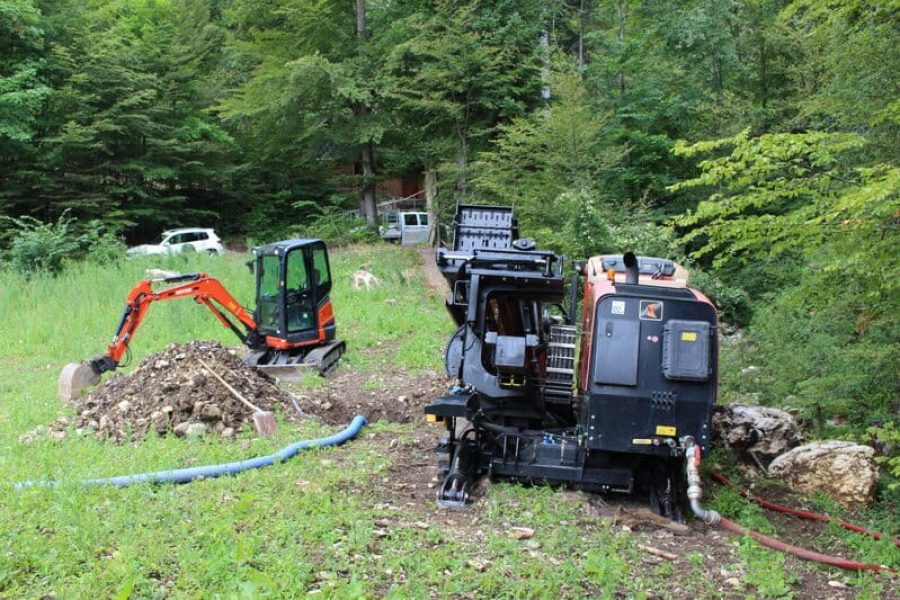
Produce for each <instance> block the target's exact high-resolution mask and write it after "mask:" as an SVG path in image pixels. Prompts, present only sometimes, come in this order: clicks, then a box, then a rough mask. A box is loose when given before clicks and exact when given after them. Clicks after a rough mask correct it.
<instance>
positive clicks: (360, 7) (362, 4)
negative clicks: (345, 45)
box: [356, 0, 366, 44]
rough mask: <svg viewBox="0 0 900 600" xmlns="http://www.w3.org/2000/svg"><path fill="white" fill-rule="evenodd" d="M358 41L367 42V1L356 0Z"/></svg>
mask: <svg viewBox="0 0 900 600" xmlns="http://www.w3.org/2000/svg"><path fill="white" fill-rule="evenodd" d="M356 39H357V41H358V42H359V43H360V44H362V43H363V42H365V41H366V0H356Z"/></svg>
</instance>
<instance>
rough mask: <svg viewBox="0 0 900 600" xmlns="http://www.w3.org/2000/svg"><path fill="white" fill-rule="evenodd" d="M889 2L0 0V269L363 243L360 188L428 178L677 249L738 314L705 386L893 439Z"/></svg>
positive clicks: (452, 200) (594, 239)
mask: <svg viewBox="0 0 900 600" xmlns="http://www.w3.org/2000/svg"><path fill="white" fill-rule="evenodd" d="M898 17H900V8H898V6H897V4H896V3H894V2H878V1H868V0H795V1H786V0H684V1H681V2H675V3H673V2H667V1H663V0H640V1H638V0H603V1H600V0H546V1H538V0H497V1H492V2H487V1H477V0H475V1H468V2H465V1H454V0H392V1H387V0H356V2H349V1H341V2H339V1H335V0H253V1H250V0H53V1H46V0H0V214H2V215H3V219H2V222H0V245H2V248H3V252H4V257H5V259H6V263H5V264H7V265H9V266H8V267H7V268H13V269H18V270H21V271H26V272H35V274H36V275H37V276H41V275H40V273H37V272H38V271H41V270H49V271H54V270H59V269H62V268H64V265H65V262H66V261H67V260H70V259H73V258H75V257H78V256H86V257H87V258H88V259H89V260H90V259H92V257H93V258H95V259H97V260H101V259H102V258H103V256H109V255H110V254H114V253H115V252H117V250H116V248H117V246H116V244H120V243H121V242H119V241H117V240H124V241H127V242H128V243H136V242H142V241H145V240H146V239H148V238H149V237H151V236H153V235H155V234H157V233H158V232H159V231H160V230H162V229H163V228H165V227H171V226H174V225H202V226H214V227H216V228H217V230H218V231H219V232H220V233H221V234H223V235H224V236H225V237H227V238H229V239H232V240H239V241H241V242H243V241H249V242H250V243H253V242H255V241H271V240H274V239H279V238H283V237H286V236H289V235H294V234H297V233H311V234H318V235H323V236H325V237H329V236H327V235H326V234H324V233H321V232H322V231H323V230H325V229H326V225H327V226H328V227H327V230H328V231H332V232H334V231H342V232H351V231H353V232H356V233H355V234H354V235H359V236H361V237H366V235H369V234H368V233H367V232H368V231H369V230H367V229H366V228H365V227H361V228H360V227H358V226H359V225H360V223H358V222H354V221H353V219H351V218H350V217H347V216H345V215H346V213H347V211H350V210H356V209H358V210H360V211H361V214H363V215H365V217H366V220H367V221H368V223H369V226H370V227H371V226H373V225H374V224H375V223H376V221H377V215H376V201H377V200H378V198H377V197H376V186H377V184H378V183H379V182H381V181H385V180H387V179H390V178H397V177H402V176H404V175H407V174H410V173H412V174H419V175H420V174H422V173H424V172H433V173H434V174H435V176H436V181H437V190H436V191H437V195H436V203H437V205H438V207H439V211H440V212H441V213H442V214H444V215H450V214H452V213H453V208H454V206H455V205H456V203H457V202H462V201H465V202H475V203H499V204H512V205H514V206H515V207H516V210H517V213H518V215H519V218H520V221H521V223H522V228H523V231H526V232H528V234H529V235H531V236H533V237H535V238H536V239H537V240H538V242H539V243H540V244H542V245H543V246H547V247H550V248H553V249H555V250H557V251H561V252H563V253H565V254H567V255H568V256H571V257H574V258H584V257H587V256H590V255H593V254H598V253H603V252H622V251H624V250H634V251H636V252H638V253H642V254H648V255H655V256H664V257H668V258H673V259H676V260H678V261H680V262H682V263H685V264H686V265H688V266H690V267H691V269H692V273H693V276H694V282H695V284H696V285H698V286H699V287H700V288H701V289H703V290H704V291H706V292H707V293H708V294H709V295H710V297H711V298H712V299H713V300H714V301H715V302H716V303H717V305H718V306H719V308H720V311H721V313H722V317H723V320H724V321H726V322H727V323H728V324H729V326H731V327H734V328H740V330H741V335H740V336H739V339H736V340H735V341H734V346H733V348H732V350H731V351H730V352H729V353H728V354H726V355H725V356H724V357H723V361H724V362H723V365H724V367H725V368H723V375H722V389H723V396H724V398H725V399H741V398H751V399H753V400H754V401H756V402H760V403H769V404H777V405H780V406H790V407H796V408H798V409H799V410H801V411H802V414H803V415H804V416H805V418H806V419H807V421H808V423H809V424H810V426H811V427H812V428H813V429H814V430H815V431H818V432H820V433H821V432H822V431H824V430H836V431H837V432H839V433H840V432H842V431H843V432H847V431H850V432H854V435H865V434H864V432H865V431H866V429H867V428H869V427H879V428H882V429H880V430H879V431H881V432H882V433H881V435H886V434H885V433H884V431H886V430H887V431H894V432H895V433H894V435H898V434H896V430H893V429H891V422H893V421H896V419H897V416H898V411H900V400H898V398H900V380H898V377H897V366H898V364H900V361H898V358H900V351H898V344H897V341H898V337H900V336H898V332H900V324H898V319H897V317H896V315H897V313H898V311H900V289H898V281H900V270H898V266H897V264H898V261H897V258H898V256H900V252H898V250H900V247H898V226H900V200H898V188H900V168H898V154H900V145H898V131H900V80H898V77H900V18H898ZM335 223H337V224H339V227H335ZM360 232H362V233H360ZM348 235H349V234H348ZM345 237H346V236H345ZM344 241H346V240H344ZM54 244H55V245H54ZM110 246H112V249H110ZM52 253H55V254H54V257H55V258H53V259H52V260H49V259H47V255H48V254H52ZM748 365H750V366H753V367H758V368H759V370H758V371H753V372H752V373H751V374H750V375H748V374H747V371H746V367H747V366H748ZM753 373H756V374H753Z"/></svg>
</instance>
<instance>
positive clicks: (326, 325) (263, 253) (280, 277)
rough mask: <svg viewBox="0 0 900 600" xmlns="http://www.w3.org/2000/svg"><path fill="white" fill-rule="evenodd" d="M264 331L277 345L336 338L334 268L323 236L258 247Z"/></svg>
mask: <svg viewBox="0 0 900 600" xmlns="http://www.w3.org/2000/svg"><path fill="white" fill-rule="evenodd" d="M255 254H256V269H255V270H256V311H255V312H254V318H255V319H256V323H257V325H258V326H259V333H260V334H261V335H264V336H266V337H267V338H269V341H270V342H271V343H270V345H271V346H273V347H289V346H290V347H295V346H300V345H306V344H310V343H316V342H319V341H327V340H330V339H334V333H335V322H334V312H333V310H332V309H331V300H330V298H329V294H330V292H331V266H330V265H329V263H328V251H327V249H326V247H325V243H324V242H322V241H320V240H305V239H298V240H287V241H284V242H276V243H274V244H268V245H266V246H262V247H260V248H257V249H256V250H255Z"/></svg>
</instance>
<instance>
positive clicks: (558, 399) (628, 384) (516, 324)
mask: <svg viewBox="0 0 900 600" xmlns="http://www.w3.org/2000/svg"><path fill="white" fill-rule="evenodd" d="M454 228H455V236H454V242H453V247H452V248H442V249H439V250H438V252H437V265H438V268H439V269H440V271H441V273H442V274H443V275H444V277H445V278H446V279H447V281H448V282H449V284H450V289H451V293H450V297H449V298H448V299H447V309H448V311H449V313H450V315H451V316H452V318H453V320H454V321H455V323H456V325H457V327H458V328H457V330H456V332H455V333H454V334H453V336H452V337H451V339H450V341H449V343H448V344H447V347H446V351H445V365H446V369H447V373H448V374H449V375H450V376H451V377H455V378H456V379H458V385H456V386H455V387H454V388H453V389H452V390H451V392H450V393H449V394H447V395H445V396H441V397H439V398H436V399H435V400H434V401H433V402H432V403H431V404H430V405H429V406H427V407H426V409H425V413H426V417H427V419H428V420H429V421H433V422H443V423H445V425H446V432H447V433H446V436H445V437H444V438H443V440H442V441H441V443H440V445H439V446H438V448H437V451H438V454H439V456H440V457H441V458H440V467H441V469H442V471H443V475H444V480H443V484H442V485H441V487H440V489H439V491H438V501H439V502H440V503H441V504H443V505H448V506H462V505H465V503H466V502H468V500H469V493H470V488H471V485H472V483H473V481H474V480H475V479H477V478H478V477H482V476H489V477H491V478H495V479H508V480H514V481H520V482H526V483H547V484H551V485H564V486H571V487H575V488H578V489H584V490H591V491H598V492H623V493H634V492H643V493H645V494H646V495H647V497H648V498H649V500H650V502H651V505H653V506H654V508H656V509H657V510H658V511H659V512H660V513H661V514H663V515H666V516H669V517H673V518H680V517H681V511H682V509H683V508H684V506H685V501H684V486H685V481H684V474H683V465H684V454H685V447H686V442H687V441H688V438H690V439H693V440H696V443H697V444H698V445H699V446H700V447H701V448H702V449H703V450H704V451H705V450H706V448H707V446H708V440H709V419H710V414H711V410H712V406H713V404H714V402H715V399H716V391H717V360H718V359H717V357H718V346H717V323H718V316H717V312H716V309H715V307H714V306H713V305H712V303H711V302H710V301H709V300H708V299H707V298H706V297H705V296H703V295H702V294H701V293H700V292H698V291H696V290H692V289H690V288H688V287H687V272H686V271H685V270H684V269H682V268H681V267H679V266H678V265H676V264H675V263H673V262H672V261H669V260H664V259H659V258H649V257H636V256H634V255H633V254H631V253H626V254H624V255H619V256H595V257H593V258H591V259H590V260H587V261H583V262H577V263H575V264H574V269H573V271H574V274H573V275H572V276H571V277H570V278H568V279H567V278H566V277H565V276H564V274H563V273H564V267H565V266H566V265H565V260H564V258H563V257H560V256H558V255H557V254H555V253H553V252H548V251H544V250H539V249H538V248H537V247H536V245H535V243H534V242H533V241H532V240H529V239H520V238H519V236H518V226H517V223H516V221H515V219H514V216H513V212H512V209H511V208H509V207H494V206H470V205H461V206H459V207H458V210H457V215H456V221H455V224H454ZM567 295H568V302H566V296H567ZM579 296H580V302H579ZM579 304H580V305H581V309H580V318H579V315H578V314H577V313H578V312H579V310H578V306H579Z"/></svg>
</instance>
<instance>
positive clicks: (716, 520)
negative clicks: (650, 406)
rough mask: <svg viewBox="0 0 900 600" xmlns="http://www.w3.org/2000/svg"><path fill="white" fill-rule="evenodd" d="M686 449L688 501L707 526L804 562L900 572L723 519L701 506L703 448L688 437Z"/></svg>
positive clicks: (853, 569)
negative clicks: (825, 551) (736, 535)
mask: <svg viewBox="0 0 900 600" xmlns="http://www.w3.org/2000/svg"><path fill="white" fill-rule="evenodd" d="M684 446H685V459H686V460H685V468H686V471H687V479H688V492H687V493H688V499H689V500H690V503H691V510H692V511H693V512H694V514H695V515H696V516H697V518H699V519H701V520H703V521H704V522H705V523H707V524H709V525H718V526H719V527H721V528H722V529H726V530H728V531H731V532H734V533H737V534H740V535H749V536H750V537H751V538H753V539H754V540H756V541H757V542H759V543H760V544H762V545H764V546H768V547H769V548H772V549H773V550H778V551H779V552H786V553H788V554H792V555H794V556H796V557H797V558H801V559H803V560H812V561H815V562H819V563H822V564H826V565H830V566H832V567H838V568H840V569H847V570H849V571H874V572H876V573H878V572H885V573H892V574H896V573H897V571H896V570H894V569H890V568H888V567H883V566H881V565H870V564H865V563H860V562H856V561H852V560H847V559H845V558H841V557H839V556H830V555H828V554H822V553H820V552H814V551H812V550H807V549H806V548H800V547H798V546H793V545H791V544H786V543H784V542H782V541H780V540H776V539H775V538H772V537H769V536H767V535H763V534H761V533H759V532H758V531H752V530H750V529H746V528H745V527H741V526H740V525H738V524H737V523H735V522H734V521H732V520H731V519H726V518H725V517H722V516H721V515H719V513H717V512H716V511H714V510H707V509H705V508H704V507H703V506H702V505H701V504H700V499H701V498H702V496H703V493H702V488H701V486H700V447H699V446H697V443H696V442H695V441H694V439H693V438H691V437H687V438H685V440H684Z"/></svg>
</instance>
